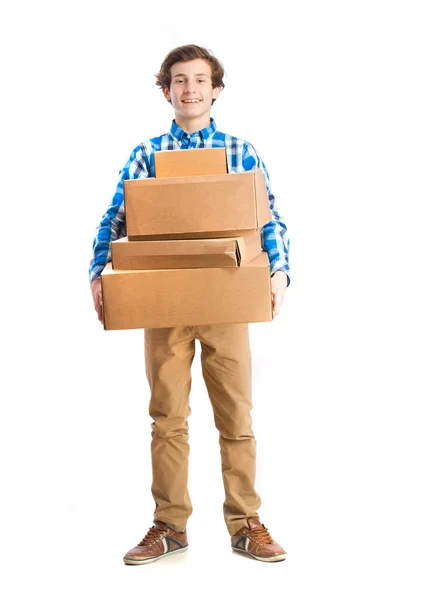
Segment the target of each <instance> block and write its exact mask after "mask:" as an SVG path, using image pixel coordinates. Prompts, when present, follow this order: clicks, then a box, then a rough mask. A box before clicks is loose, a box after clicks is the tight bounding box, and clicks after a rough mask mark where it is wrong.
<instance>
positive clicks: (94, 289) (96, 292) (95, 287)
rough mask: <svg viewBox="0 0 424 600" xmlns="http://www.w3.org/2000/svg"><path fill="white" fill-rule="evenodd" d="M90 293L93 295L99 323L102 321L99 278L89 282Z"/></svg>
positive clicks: (100, 283)
mask: <svg viewBox="0 0 424 600" xmlns="http://www.w3.org/2000/svg"><path fill="white" fill-rule="evenodd" d="M91 295H92V296H93V302H94V308H95V309H96V313H97V318H98V319H99V321H100V323H103V298H102V282H101V281H100V279H95V280H94V281H93V282H92V283H91Z"/></svg>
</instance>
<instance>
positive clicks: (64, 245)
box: [0, 0, 424, 600]
mask: <svg viewBox="0 0 424 600" xmlns="http://www.w3.org/2000/svg"><path fill="white" fill-rule="evenodd" d="M420 8H422V6H421V3H420V2H412V1H403V2H399V1H398V2H395V1H390V0H388V1H385V2H382V1H381V2H378V1H374V0H367V1H363V0H356V1H355V2H353V1H340V0H339V1H329V0H326V1H322V2H318V1H317V2H313V1H310V0H309V1H306V0H297V1H296V2H294V1H293V2H284V1H283V2H281V3H279V4H278V5H277V4H275V5H274V3H272V2H270V1H268V0H262V1H261V2H258V3H249V2H236V1H235V2H232V3H230V2H228V1H227V2H219V1H214V2H209V3H200V2H191V1H186V2H174V3H171V4H169V5H168V4H165V3H159V2H149V3H147V2H145V3H144V2H135V1H129V0H128V1H127V0H120V1H119V2H117V1H116V2H111V1H109V2H108V1H105V2H89V1H88V0H87V1H86V2H84V3H82V2H76V1H74V2H73V3H70V2H69V3H65V2H60V1H56V2H43V1H40V2H34V3H30V2H19V1H17V2H14V3H13V7H9V8H8V9H6V10H2V15H1V19H0V21H1V32H0V33H1V35H0V39H1V45H2V48H1V50H2V63H3V64H2V82H3V85H2V87H3V91H2V95H1V102H2V110H1V118H2V129H1V130H2V135H1V148H2V160H1V165H2V184H1V189H2V191H3V198H2V209H3V210H2V236H1V244H2V274H3V277H2V294H1V302H2V309H1V316H2V334H1V337H2V342H3V344H2V346H3V360H2V366H3V375H2V381H3V386H2V387H3V392H2V404H1V432H0V433H1V457H2V490H3V491H2V494H1V503H2V508H1V519H2V523H1V538H0V539H1V552H2V557H1V565H2V572H3V575H2V581H1V586H2V587H3V588H4V592H3V593H2V596H3V597H4V598H7V599H8V600H9V599H14V598H17V599H18V598H19V599H21V598H26V597H36V598H44V599H50V598H61V599H68V598H87V599H88V598H90V599H92V598H102V599H103V598H104V599H109V598H110V599H112V598H113V599H116V598H120V599H121V598H128V599H130V598H131V599H133V598H145V597H147V595H149V597H150V596H151V595H152V594H159V595H160V596H162V597H168V598H169V597H174V596H175V595H177V596H178V597H182V598H188V599H191V598H193V599H194V598H196V599H197V598H203V597H209V596H210V597H212V596H216V595H219V596H220V597H221V598H227V597H228V598H230V597H243V598H249V599H250V598H252V599H253V598H255V599H256V598H261V597H263V596H264V595H267V596H268V595H269V594H272V595H273V596H274V597H281V598H285V599H288V600H292V599H293V600H294V599H305V598H315V597H322V598H328V599H340V598H343V599H347V598H358V597H361V598H367V599H368V598H370V599H371V598H372V599H374V598H377V597H378V598H408V600H412V599H415V598H417V599H418V598H419V599H422V598H423V593H424V584H423V582H422V569H423V558H424V551H423V548H424V545H423V534H424V527H423V508H422V507H423V506H424V496H423V492H422V473H423V467H422V457H423V453H424V447H423V439H422V437H423V436H422V432H423V421H422V417H421V405H422V401H423V397H424V394H423V385H422V371H423V366H422V364H423V361H422V351H423V341H422V340H423V333H424V331H423V319H422V313H423V286H422V276H423V275H422V273H423V268H422V262H423V241H422V239H423V238H422V229H423V226H422V204H423V200H424V197H423V158H424V156H423V154H424V153H423V133H424V127H423V106H424V93H423V92H424V90H423V56H424V48H423V34H422V32H423V25H424V23H423V18H422V15H421V13H420ZM186 43H196V44H199V45H203V46H206V47H207V48H209V49H211V50H212V51H213V52H214V54H215V55H216V56H217V57H218V58H219V59H220V60H221V61H222V62H223V64H224V67H225V70H226V74H227V77H226V79H225V81H226V88H225V90H224V91H223V93H222V95H221V97H220V98H219V100H218V101H217V103H216V104H215V106H214V107H213V110H212V116H213V117H214V118H215V119H216V122H217V125H218V128H219V129H221V130H222V131H225V132H227V133H230V134H232V135H235V136H239V137H241V138H244V139H247V140H249V141H251V142H252V143H253V144H254V146H255V147H256V149H257V150H258V152H259V153H260V155H261V156H262V158H263V159H264V161H265V163H266V165H267V168H268V170H269V173H270V177H271V185H272V189H273V192H274V194H275V196H276V199H277V207H278V209H279V211H280V212H281V213H282V214H283V215H284V217H285V220H286V223H287V225H288V228H289V232H290V237H291V244H292V245H291V256H292V260H291V262H292V285H291V287H290V288H289V290H288V292H287V295H286V298H285V302H284V308H283V311H282V313H281V314H280V315H279V316H278V317H277V319H276V320H275V321H274V322H273V323H261V324H252V325H251V329H250V331H251V346H252V360H253V368H254V410H253V413H252V414H253V419H254V431H255V435H256V438H257V440H258V476H257V489H258V492H259V493H260V495H261V497H262V507H261V510H260V515H261V520H262V522H264V523H265V525H266V526H267V527H268V528H269V529H270V530H271V533H272V535H273V537H274V538H275V539H276V540H277V541H278V542H280V543H281V544H282V545H284V547H285V548H286V550H287V552H288V555H289V556H288V559H287V560H286V561H285V563H277V564H266V563H259V562H257V561H254V560H250V559H248V558H245V557H243V556H241V555H238V554H237V555H236V554H234V553H232V552H231V550H230V547H229V538H228V535H227V531H226V528H225V524H224V521H223V518H222V502H223V499H224V498H223V486H222V482H221V474H220V463H219V446H218V432H217V431H216V429H215V427H214V424H213V418H212V410H211V407H210V404H209V400H208V397H207V394H206V389H205V386H204V383H203V380H202V378H201V374H200V364H199V356H198V355H197V356H196V358H195V362H194V364H193V369H192V373H193V387H192V393H191V408H192V415H191V417H190V434H191V437H190V440H191V441H190V443H191V458H190V481H189V489H190V493H191V497H192V502H193V505H194V512H193V515H192V517H191V519H190V522H189V540H190V549H189V551H188V552H186V553H184V554H182V555H179V556H174V557H168V558H166V559H164V560H163V561H159V562H156V563H152V564H151V565H146V566H143V567H125V566H124V564H123V562H122V556H123V555H124V554H125V552H126V551H127V550H128V549H129V548H131V547H132V546H134V545H135V544H136V543H138V542H139V541H140V539H141V538H142V537H143V536H144V534H145V533H146V531H147V529H148V527H150V526H151V524H152V522H151V517H152V513H153V500H152V498H151V495H150V483H151V471H150V418H149V416H148V412H147V406H148V399H149V398H148V394H149V390H148V387H147V383H146V381H145V375H144V360H143V332H142V331H141V330H140V331H127V332H125V331H122V332H105V331H103V329H102V327H101V325H100V324H99V323H98V321H97V319H96V316H95V313H94V309H93V306H92V301H91V295H90V290H89V286H88V277H87V268H88V262H89V259H90V256H91V244H92V240H93V236H94V230H95V227H96V226H97V224H98V222H99V220H100V218H101V216H102V214H103V212H104V211H105V209H106V207H107V205H108V203H109V201H110V198H111V196H112V195H113V193H114V190H115V185H116V182H117V178H118V171H119V169H120V168H121V167H122V166H123V165H124V164H125V162H126V160H127V158H128V156H129V153H130V152H131V150H132V149H133V148H134V147H135V146H136V145H137V144H138V143H139V142H141V141H143V140H145V139H148V138H149V137H152V136H155V135H159V134H160V133H164V132H166V131H167V130H168V129H169V126H170V123H171V119H172V117H173V113H172V109H171V107H170V106H169V104H168V103H167V102H166V101H165V100H164V99H163V97H162V95H161V92H160V91H159V90H158V89H157V88H156V86H155V84H154V82H155V79H154V74H155V73H157V72H158V70H159V67H160V64H161V62H162V60H163V58H164V57H165V55H166V54H167V52H168V51H169V50H170V49H172V48H173V47H175V46H178V45H182V44H186ZM198 350H199V348H198Z"/></svg>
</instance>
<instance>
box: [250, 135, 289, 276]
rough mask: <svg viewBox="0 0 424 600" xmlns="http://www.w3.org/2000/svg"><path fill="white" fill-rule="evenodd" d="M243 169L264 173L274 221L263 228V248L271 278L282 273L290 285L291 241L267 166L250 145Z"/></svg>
mask: <svg viewBox="0 0 424 600" xmlns="http://www.w3.org/2000/svg"><path fill="white" fill-rule="evenodd" d="M243 169H244V170H245V171H251V170H252V169H262V171H263V173H264V176H265V184H266V188H267V191H268V198H269V205H270V209H271V215H272V220H271V221H270V222H269V223H267V224H266V225H264V227H263V228H262V231H261V237H262V248H263V249H264V250H265V251H266V252H267V253H268V256H269V262H270V270H271V276H273V275H274V274H275V273H276V272H277V271H282V272H283V273H285V274H286V276H287V285H290V267H289V249H290V240H289V237H288V235H287V227H286V225H285V224H284V222H283V220H282V218H281V217H280V215H279V214H278V211H277V208H276V205H275V197H274V195H273V194H272V192H271V187H270V182H269V175H268V171H267V169H266V167H265V164H264V162H263V160H262V159H261V158H260V156H259V155H258V153H257V152H256V150H255V149H254V147H253V146H252V144H249V143H246V144H245V148H244V152H243ZM273 279H274V277H273Z"/></svg>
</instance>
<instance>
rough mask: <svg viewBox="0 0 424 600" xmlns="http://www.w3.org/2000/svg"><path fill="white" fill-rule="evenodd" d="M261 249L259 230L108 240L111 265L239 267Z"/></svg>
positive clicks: (155, 267)
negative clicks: (226, 235)
mask: <svg viewBox="0 0 424 600" xmlns="http://www.w3.org/2000/svg"><path fill="white" fill-rule="evenodd" d="M261 252H262V246H261V235H260V233H259V231H254V232H252V233H248V234H246V235H245V236H239V237H231V238H210V239H200V240H154V241H144V240H143V241H135V242H134V241H133V242H130V241H128V238H127V237H124V238H121V239H119V240H116V241H114V242H112V268H113V269H121V270H122V269H123V270H125V269H194V268H211V267H240V266H241V265H244V264H246V263H248V262H250V261H251V260H253V259H254V258H256V257H257V256H259V255H260V254H261Z"/></svg>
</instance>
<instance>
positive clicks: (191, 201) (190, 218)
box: [124, 169, 272, 240]
mask: <svg viewBox="0 0 424 600" xmlns="http://www.w3.org/2000/svg"><path fill="white" fill-rule="evenodd" d="M124 202H125V213H126V227H127V235H128V239H129V240H143V239H187V238H211V237H212V238H216V237H232V236H239V235H241V234H242V233H243V232H246V231H252V230H256V229H260V228H261V227H263V226H264V225H265V224H266V223H269V221H271V218H272V215H271V210H270V206H269V199H268V192H267V189H266V185H265V178H264V174H263V172H262V170H261V169H254V170H253V171H245V172H243V173H228V174H227V175H205V176H200V177H170V178H167V179H155V178H152V177H150V178H147V179H129V180H126V181H124Z"/></svg>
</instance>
